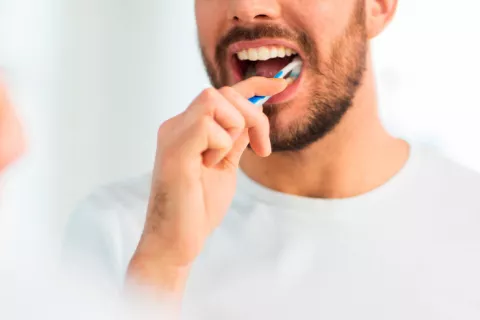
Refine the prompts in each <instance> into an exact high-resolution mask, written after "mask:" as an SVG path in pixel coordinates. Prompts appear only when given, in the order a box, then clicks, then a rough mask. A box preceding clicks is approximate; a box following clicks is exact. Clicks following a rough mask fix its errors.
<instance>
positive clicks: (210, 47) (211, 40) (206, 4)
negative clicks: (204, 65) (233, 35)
mask: <svg viewBox="0 0 480 320" xmlns="http://www.w3.org/2000/svg"><path fill="white" fill-rule="evenodd" d="M222 3H225V1H222V0H197V1H196V3H195V16H196V21H197V30H198V39H199V42H200V45H201V46H202V48H203V50H204V52H205V53H206V54H207V57H208V59H209V60H212V59H213V57H214V54H215V47H216V45H217V42H218V40H219V39H220V38H219V37H220V36H221V34H220V27H221V25H222V21H221V17H223V16H225V15H224V14H223V12H224V10H225V9H224V8H223V7H224V6H225V4H222Z"/></svg>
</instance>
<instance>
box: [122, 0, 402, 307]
mask: <svg viewBox="0 0 480 320" xmlns="http://www.w3.org/2000/svg"><path fill="white" fill-rule="evenodd" d="M359 1H361V3H360V5H361V7H360V8H362V11H363V16H362V18H363V19H361V20H357V21H356V23H354V22H355V20H352V17H355V14H354V13H355V10H356V9H358V8H359V7H358V5H359V2H358V0H343V1H341V4H340V2H339V1H335V0H256V1H251V0H250V1H247V0H197V1H196V7H195V8H196V17H197V24H198V30H199V39H200V44H201V48H202V51H203V56H204V60H205V62H206V66H207V71H208V72H209V75H210V77H211V78H212V82H213V84H214V88H210V89H208V90H206V91H204V92H202V93H201V94H200V95H199V96H198V98H197V99H196V100H195V101H194V102H193V103H192V104H191V105H190V106H188V108H187V109H186V111H185V112H183V113H182V114H180V115H178V116H177V117H175V118H173V119H170V120H168V121H167V122H166V123H165V124H163V125H162V127H161V128H160V130H159V139H158V141H159V142H158V146H157V155H156V162H155V168H154V174H153V183H152V190H151V197H150V202H149V207H148V214H147V220H146V224H145V229H144V233H143V236H142V239H141V241H140V243H139V245H138V248H137V250H136V252H135V254H134V256H133V258H132V260H131V263H130V267H129V272H128V273H129V276H130V278H131V279H133V280H134V281H137V282H139V283H141V284H144V285H148V286H150V287H152V288H153V289H154V290H157V292H159V294H160V293H161V294H162V296H163V294H167V295H171V296H172V297H174V298H175V299H181V296H182V293H183V290H184V286H185V283H186V281H187V279H188V274H189V270H190V267H191V265H192V263H193V262H194V261H195V259H196V258H197V256H198V254H199V253H200V252H201V250H202V248H203V245H204V243H205V240H206V238H207V237H208V236H209V235H210V234H211V232H212V231H213V230H214V229H215V228H216V227H217V226H218V225H219V224H220V222H221V221H222V219H223V217H224V215H225V213H226V211H227V209H228V207H229V205H230V203H231V200H232V198H233V196H234V193H235V182H236V169H237V168H238V167H239V166H240V167H241V168H242V170H243V171H244V172H245V173H246V174H247V175H248V176H249V177H250V178H252V179H253V180H255V181H257V182H259V183H261V184H263V185H265V186H267V187H269V188H271V189H274V190H278V191H281V192H284V193H288V194H295V195H300V196H307V197H320V198H347V197H352V196H356V195H359V194H363V193H366V192H368V191H370V190H372V189H374V188H376V187H378V186H381V185H382V184H384V183H385V182H386V181H387V180H389V179H390V178H391V177H392V176H393V175H395V174H396V173H397V172H398V171H399V170H400V169H401V168H402V167H403V165H404V164H405V162H406V160H407V158H408V155H409V146H408V144H407V143H406V142H404V141H402V140H398V139H396V138H394V137H392V136H390V135H389V134H388V133H387V132H386V130H385V129H384V128H383V126H382V125H381V122H380V119H379V116H378V111H377V100H376V92H375V81H374V73H373V68H372V63H371V55H370V49H369V41H370V40H371V39H372V38H374V37H375V36H377V35H378V34H379V33H381V31H382V30H384V28H385V27H386V26H387V25H388V23H389V22H390V20H391V19H392V17H393V15H394V13H395V9H396V6H397V1H396V0H359ZM352 21H354V22H352ZM359 21H360V22H361V23H360V22H359ZM265 24H270V25H274V26H276V27H277V28H281V29H284V30H288V31H291V32H292V33H295V32H299V30H300V32H303V33H305V34H307V35H308V37H309V38H310V39H312V41H314V44H315V45H314V49H315V52H314V53H315V54H314V55H313V56H315V57H317V60H316V61H308V63H307V65H306V69H305V74H304V82H303V84H302V86H301V87H300V89H299V90H298V93H297V95H296V96H295V97H294V98H293V100H291V101H287V102H284V103H282V104H279V105H277V106H276V105H266V106H265V111H266V114H265V113H263V112H261V110H260V109H259V108H255V107H252V106H251V105H249V104H248V102H247V100H246V98H249V97H251V96H253V95H254V94H259V95H271V94H274V93H278V92H281V91H283V89H284V88H285V83H284V82H282V81H279V80H272V79H261V78H254V79H249V80H247V81H242V82H240V83H236V84H235V83H233V82H232V81H231V79H232V77H231V74H230V72H231V71H229V70H226V67H225V66H226V65H227V64H226V63H223V64H222V62H221V61H218V55H216V53H218V47H219V43H222V41H223V40H224V39H225V35H227V34H228V33H229V32H230V31H231V30H232V29H233V28H236V27H239V26H240V27H243V28H250V29H253V28H255V27H256V26H259V25H265ZM352 26H353V28H354V29H353V31H354V32H353V33H348V32H347V31H348V30H351V28H352ZM349 28H350V29H349ZM362 41H363V42H362ZM359 48H364V49H365V50H364V51H363V54H362V55H359V52H362V50H359ZM340 49H342V50H340ZM335 50H340V51H341V52H342V55H339V56H338V57H341V59H345V60H342V62H343V63H340V64H338V65H337V67H336V68H333V69H332V70H333V72H330V73H329V72H327V71H328V66H332V65H333V63H334V61H335V55H333V53H334V52H335ZM220 51H221V50H220ZM220 56H221V55H220ZM310 60H311V59H310ZM351 61H355V63H349V62H351ZM360 62H362V63H363V67H364V68H362V73H361V81H360V83H359V84H358V85H357V86H356V87H355V88H354V89H355V90H353V91H352V92H348V91H349V90H346V85H347V83H346V82H342V81H340V80H342V79H346V77H348V76H351V75H352V74H353V72H355V67H356V66H358V64H359V63H360ZM316 69H317V70H321V71H324V72H323V73H324V75H325V76H324V77H323V78H322V77H320V76H319V75H318V73H316V72H315V70H316ZM325 70H327V71H325ZM332 70H331V71H332ZM342 75H343V77H342ZM334 84H335V85H334ZM215 88H217V89H215ZM316 92H321V93H322V94H323V97H324V99H325V101H329V102H330V103H331V104H332V105H324V106H323V107H324V110H323V113H320V116H323V117H324V116H328V115H330V114H331V112H334V108H333V107H334V105H335V102H336V101H338V99H334V98H335V97H337V98H338V97H340V98H341V97H344V98H345V97H347V98H351V101H350V102H351V103H350V104H348V107H347V108H346V110H344V112H343V113H341V114H340V116H339V119H338V121H336V123H334V125H333V126H332V127H331V128H327V129H325V128H326V127H324V128H323V129H324V133H323V135H319V136H317V139H316V140H315V141H311V142H309V143H307V144H306V145H302V146H300V145H297V146H295V145H292V143H291V141H292V138H295V135H300V134H302V130H301V129H304V128H305V127H308V126H309V125H310V123H309V121H311V119H310V118H311V117H310V116H311V115H312V112H313V111H315V110H313V109H312V106H315V104H314V102H315V100H316V99H318V96H317V95H316V94H315V93H316ZM349 94H350V95H351V97H350V96H349ZM327 98H328V99H327ZM273 108H276V109H275V110H273V111H272V109H273ZM329 108H330V109H329ZM317 111H318V110H317ZM317 115H318V114H317ZM320 118H321V117H320ZM271 141H272V142H274V143H273V145H274V148H273V151H275V152H273V153H271V150H272V145H271ZM282 143H283V145H287V146H289V147H290V149H289V150H282V148H276V146H277V147H278V146H279V145H282ZM248 144H250V146H251V149H250V148H247V146H248ZM292 146H293V148H292ZM276 149H278V150H276Z"/></svg>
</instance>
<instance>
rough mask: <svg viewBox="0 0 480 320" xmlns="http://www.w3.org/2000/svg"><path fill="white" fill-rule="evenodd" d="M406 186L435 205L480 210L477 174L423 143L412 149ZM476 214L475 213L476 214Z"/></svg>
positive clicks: (479, 190) (461, 209)
mask: <svg viewBox="0 0 480 320" xmlns="http://www.w3.org/2000/svg"><path fill="white" fill-rule="evenodd" d="M410 169H411V170H409V174H408V186H409V188H410V190H411V191H414V192H416V193H417V196H418V197H422V198H424V199H426V200H430V203H435V204H436V205H437V206H444V207H445V209H447V208H455V209H456V210H460V211H462V212H469V213H476V214H477V213H480V201H479V199H480V173H479V172H477V171H475V170H473V169H471V168H468V167H466V166H464V165H462V164H460V163H457V162H456V161H454V160H452V159H450V158H449V157H447V156H446V155H444V154H442V153H441V152H439V151H438V150H435V149H433V148H429V147H425V146H416V147H414V148H412V158H411V163H410ZM475 216H477V215H475Z"/></svg>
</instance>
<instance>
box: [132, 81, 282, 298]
mask: <svg viewBox="0 0 480 320" xmlns="http://www.w3.org/2000/svg"><path fill="white" fill-rule="evenodd" d="M286 87H287V82H286V81H285V80H282V79H267V78H260V77H254V78H250V79H248V80H245V81H242V82H240V83H238V84H236V85H234V86H233V87H224V88H222V89H220V90H215V89H213V88H210V89H206V90H205V91H203V92H202V93H201V94H200V95H199V96H198V97H197V98H196V99H195V100H194V101H193V103H192V104H191V105H190V106H189V107H188V109H187V110H186V111H185V112H183V113H182V114H180V115H178V116H176V117H174V118H172V119H170V120H168V121H166V122H165V123H164V124H163V125H162V126H161V127H160V130H159V132H158V146H157V154H156V160H155V168H154V171H153V181H152V189H151V195H150V200H149V206H148V212H147V219H146V223H145V228H144V231H143V235H142V238H141V240H140V243H139V245H138V248H137V250H136V252H135V255H134V257H133V258H132V260H131V262H130V268H129V275H130V276H131V277H134V278H137V279H138V280H140V281H141V282H144V283H145V284H149V285H152V286H157V287H161V288H159V289H162V290H165V291H172V292H174V291H178V290H182V289H181V287H182V286H183V285H184V283H185V281H186V277H187V275H188V270H189V267H190V265H191V264H192V262H193V261H194V260H195V259H196V257H197V256H198V255H199V253H200V251H201V250H202V248H203V246H204V243H205V241H206V239H207V238H208V236H209V235H210V234H211V233H212V231H213V230H214V229H215V228H216V227H217V226H218V225H219V224H220V223H221V221H222V219H223V217H224V215H225V213H226V211H227V210H228V208H229V206H230V203H231V201H232V199H233V196H234V193H235V186H236V172H237V168H238V165H239V162H240V158H241V156H242V154H243V152H244V151H245V149H246V147H247V145H248V144H249V143H250V145H251V147H252V149H253V151H254V152H255V153H256V154H257V155H259V156H262V157H265V156H268V155H270V153H271V144H270V137H269V136H270V128H269V121H268V118H267V117H266V116H265V114H263V112H262V110H261V109H260V108H258V107H256V106H254V105H252V104H251V103H250V102H249V101H248V100H247V98H249V97H252V96H254V95H265V96H272V95H275V94H277V93H279V92H281V91H283V90H285V88H286Z"/></svg>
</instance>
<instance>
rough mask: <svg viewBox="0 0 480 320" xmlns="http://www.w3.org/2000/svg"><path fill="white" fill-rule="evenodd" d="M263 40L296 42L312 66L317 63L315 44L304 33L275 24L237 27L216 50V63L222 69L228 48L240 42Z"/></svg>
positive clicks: (223, 39) (223, 38) (222, 39)
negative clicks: (274, 39) (276, 39)
mask: <svg viewBox="0 0 480 320" xmlns="http://www.w3.org/2000/svg"><path fill="white" fill-rule="evenodd" d="M263 38H281V39H285V40H288V41H291V42H295V43H296V44H297V45H298V46H299V47H300V48H301V49H302V51H303V52H304V54H305V58H306V59H309V61H310V64H311V65H315V62H316V61H317V57H316V52H317V51H316V48H315V42H314V41H313V40H312V39H311V38H310V37H309V36H308V34H307V33H305V32H303V31H291V30H288V29H285V28H282V27H280V26H278V25H273V24H259V25H256V26H254V27H252V28H247V27H242V26H236V27H233V28H232V29H230V31H229V32H228V33H227V34H226V35H225V36H224V37H222V38H221V39H220V41H219V42H218V44H217V47H216V50H215V62H216V64H217V67H221V66H222V64H223V63H225V61H227V60H226V59H227V58H228V57H227V55H228V47H229V46H230V45H232V44H234V43H236V42H239V41H252V40H258V39H263Z"/></svg>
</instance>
